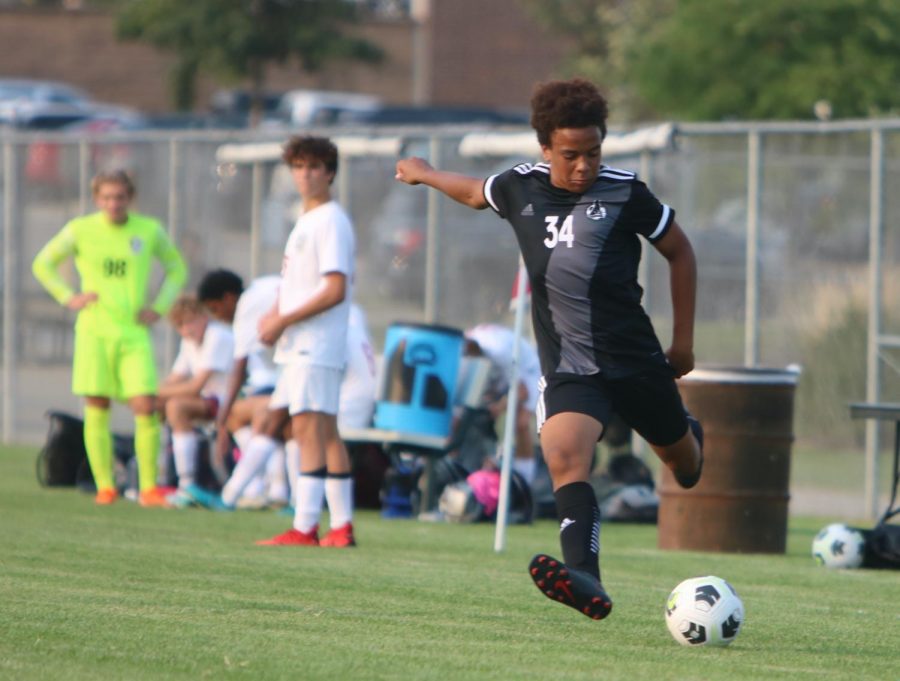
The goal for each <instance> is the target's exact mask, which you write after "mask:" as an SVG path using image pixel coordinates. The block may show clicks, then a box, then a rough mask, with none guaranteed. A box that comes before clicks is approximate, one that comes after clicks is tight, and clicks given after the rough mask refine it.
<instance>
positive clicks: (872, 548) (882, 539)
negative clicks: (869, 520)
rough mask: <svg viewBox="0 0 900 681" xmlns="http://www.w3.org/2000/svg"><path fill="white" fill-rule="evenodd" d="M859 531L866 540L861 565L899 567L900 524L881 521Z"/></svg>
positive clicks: (887, 567) (868, 566)
mask: <svg viewBox="0 0 900 681" xmlns="http://www.w3.org/2000/svg"><path fill="white" fill-rule="evenodd" d="M861 531H862V535H863V537H864V538H865V542H866V543H865V553H864V554H863V564H862V566H863V567H867V568H885V569H891V568H892V569H895V570H897V569H900V525H890V524H888V523H885V522H883V523H880V524H878V525H876V526H875V527H874V528H873V529H871V530H861Z"/></svg>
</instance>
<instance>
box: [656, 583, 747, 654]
mask: <svg viewBox="0 0 900 681" xmlns="http://www.w3.org/2000/svg"><path fill="white" fill-rule="evenodd" d="M743 622H744V604H743V603H742V602H741V599H740V598H739V597H738V595H737V592H736V591H735V590H734V588H733V587H732V586H731V584H729V583H728V582H726V581H725V580H724V579H722V578H720V577H713V576H712V575H709V576H707V577H694V578H692V579H686V580H684V581H683V582H682V583H681V584H679V585H678V586H676V587H675V589H674V590H673V591H672V593H671V594H669V598H668V600H667V601H666V626H667V627H668V628H669V633H670V634H672V638H674V639H675V640H676V641H678V642H679V643H680V644H681V645H683V646H727V645H728V644H730V643H731V642H732V641H733V640H734V639H735V638H737V635H738V633H739V632H740V630H741V625H742V624H743Z"/></svg>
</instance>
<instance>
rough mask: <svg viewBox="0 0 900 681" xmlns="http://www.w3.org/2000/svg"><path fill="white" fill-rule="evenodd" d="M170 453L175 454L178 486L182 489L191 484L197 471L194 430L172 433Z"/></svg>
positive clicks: (195, 435)
mask: <svg viewBox="0 0 900 681" xmlns="http://www.w3.org/2000/svg"><path fill="white" fill-rule="evenodd" d="M172 454H174V456H175V472H176V473H177V474H178V487H179V488H181V489H184V488H185V487H187V486H188V485H193V484H194V475H195V474H196V472H197V434H196V433H195V432H194V431H190V432H187V433H172Z"/></svg>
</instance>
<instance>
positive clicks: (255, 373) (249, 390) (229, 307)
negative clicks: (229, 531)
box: [188, 269, 290, 508]
mask: <svg viewBox="0 0 900 681" xmlns="http://www.w3.org/2000/svg"><path fill="white" fill-rule="evenodd" d="M280 286H281V277H279V276H277V275H268V276H263V277H258V278H257V279H254V280H253V281H252V282H250V285H249V286H248V287H247V288H246V289H245V288H244V282H243V280H242V279H241V278H240V277H239V276H238V275H237V274H235V273H234V272H231V271H230V270H226V269H218V270H213V271H211V272H208V273H207V274H206V275H204V277H203V279H202V280H201V281H200V284H199V285H198V286H197V297H198V298H199V299H200V302H201V303H203V305H204V306H206V309H207V310H209V312H210V314H211V315H212V316H213V317H215V318H216V319H218V320H219V321H221V322H224V323H227V324H230V325H231V328H232V332H233V333H234V366H233V368H232V371H231V375H230V377H229V384H228V391H227V394H226V396H225V399H224V401H223V402H222V404H221V405H220V408H219V414H218V417H217V418H216V443H215V447H214V451H213V457H212V460H213V467H214V470H215V471H216V475H217V476H219V477H220V479H221V481H222V483H223V484H225V483H227V484H225V486H226V488H227V492H226V490H223V496H224V497H225V498H226V499H228V502H227V503H224V504H223V503H222V502H221V500H220V499H219V498H218V497H214V495H210V494H209V493H208V492H206V491H205V490H197V489H194V488H191V489H189V490H188V493H189V494H191V495H192V496H194V497H195V501H197V502H198V503H200V504H201V505H204V506H211V507H214V508H226V507H228V508H230V507H232V506H234V505H235V504H237V501H238V497H239V496H240V497H242V502H246V503H248V504H250V505H252V506H253V505H255V507H259V505H260V504H262V505H269V504H276V505H283V504H286V503H288V500H289V496H290V492H289V486H288V479H287V475H286V468H285V452H284V448H283V447H282V446H281V438H280V437H276V438H275V439H276V441H277V442H278V446H277V447H276V449H275V451H274V452H271V453H270V452H269V451H268V448H266V449H265V450H264V451H263V455H264V456H266V457H268V463H266V462H265V461H262V462H258V461H256V460H255V459H254V458H253V456H252V455H251V454H252V453H251V451H250V447H249V445H250V441H251V438H252V436H253V434H254V432H257V433H258V432H261V431H262V427H263V425H264V424H265V422H266V420H267V418H268V414H267V409H268V405H269V396H270V395H271V394H272V391H273V390H274V389H275V383H276V382H277V380H278V367H277V365H276V364H275V362H274V357H273V350H272V348H271V347H268V346H266V345H263V344H262V343H261V342H260V340H259V330H258V327H259V321H260V319H261V318H262V317H263V315H265V314H266V313H267V312H268V311H269V310H271V309H272V307H273V305H275V304H276V302H277V300H278V289H279V287H280ZM286 418H287V417H286V415H285V416H283V417H282V419H281V420H282V422H283V421H284V420H286ZM232 436H233V437H234V441H235V442H236V443H237V445H238V448H239V449H240V452H241V458H240V460H239V461H238V465H237V466H236V467H235V470H234V472H233V473H232V475H231V479H230V480H229V479H228V478H229V473H228V471H227V469H226V467H225V461H226V459H227V456H228V454H229V453H230V452H231V447H232ZM261 469H263V470H262V471H261ZM260 471H261V472H260ZM232 483H234V484H232ZM229 485H230V488H229Z"/></svg>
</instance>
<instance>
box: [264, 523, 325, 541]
mask: <svg viewBox="0 0 900 681" xmlns="http://www.w3.org/2000/svg"><path fill="white" fill-rule="evenodd" d="M256 545H257V546H318V545H319V526H318V525H316V526H315V527H314V528H312V529H311V530H310V531H309V532H301V531H300V530H295V529H294V528H293V527H292V528H291V529H289V530H288V531H287V532H282V533H281V534H278V535H275V536H274V537H272V538H271V539H260V540H259V541H258V542H256Z"/></svg>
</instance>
